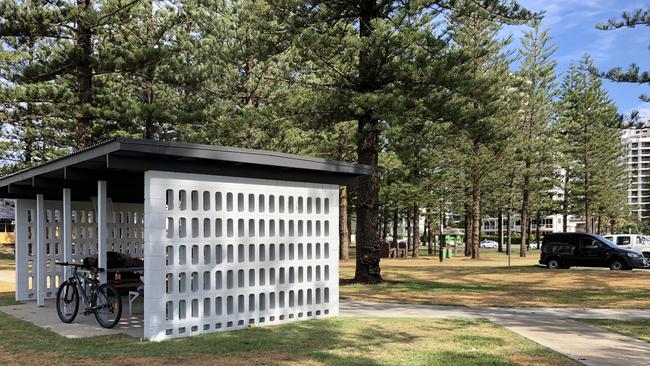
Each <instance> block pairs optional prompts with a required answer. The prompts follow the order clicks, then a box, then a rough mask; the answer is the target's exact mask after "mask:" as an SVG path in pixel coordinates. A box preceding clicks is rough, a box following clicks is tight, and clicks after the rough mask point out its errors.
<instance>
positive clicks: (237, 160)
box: [0, 138, 373, 187]
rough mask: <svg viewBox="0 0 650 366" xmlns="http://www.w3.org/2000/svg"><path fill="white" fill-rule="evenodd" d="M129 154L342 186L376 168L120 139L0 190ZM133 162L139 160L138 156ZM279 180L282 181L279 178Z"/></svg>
mask: <svg viewBox="0 0 650 366" xmlns="http://www.w3.org/2000/svg"><path fill="white" fill-rule="evenodd" d="M129 153H135V154H138V155H141V157H153V156H166V157H171V158H181V159H183V158H185V159H196V160H199V161H204V162H208V163H209V162H219V161H223V162H228V163H231V164H232V163H234V164H242V165H251V166H258V167H262V166H264V167H277V168H282V169H290V170H292V171H305V173H307V174H309V173H308V172H309V171H313V172H314V173H317V174H318V175H321V176H322V175H323V174H335V175H338V176H340V178H341V179H340V180H341V182H342V183H343V184H353V182H355V181H356V178H357V177H358V176H361V175H370V174H372V172H373V168H372V167H371V166H369V165H363V164H354V163H348V162H342V161H335V160H326V159H318V158H311V157H305V156H299V155H291V154H285V153H278V152H273V151H264V150H252V149H240V148H230V147H222V146H212V145H202V144H190V143H182V142H164V141H152V140H137V139H127V138H117V139H115V140H112V141H107V142H104V143H101V144H98V145H95V146H92V147H90V148H88V149H85V150H82V151H79V152H76V153H73V154H71V155H68V156H65V157H62V158H58V159H55V160H52V161H50V162H47V163H45V164H42V165H39V166H36V167H33V168H29V169H25V170H22V171H19V172H16V173H13V174H10V175H8V176H5V177H2V178H0V187H7V186H9V185H11V184H16V183H19V182H24V181H26V180H28V179H32V178H34V177H37V176H40V175H43V174H48V173H53V172H56V171H63V170H64V169H66V168H69V167H74V166H75V165H77V164H81V163H84V162H88V161H91V160H100V161H101V160H104V161H103V162H102V165H104V164H105V165H104V166H105V167H106V169H110V168H111V167H110V166H109V161H110V157H111V156H120V157H121V158H123V159H129V158H130V157H129V156H128V155H125V154H129ZM134 160H136V161H137V160H138V158H137V157H136V158H134ZM163 168H164V167H163ZM143 170H144V169H143ZM163 170H164V169H163ZM64 178H65V177H64ZM276 179H281V178H279V177H278V178H276ZM328 180H330V179H328Z"/></svg>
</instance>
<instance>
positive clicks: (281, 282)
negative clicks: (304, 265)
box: [279, 267, 285, 285]
mask: <svg viewBox="0 0 650 366" xmlns="http://www.w3.org/2000/svg"><path fill="white" fill-rule="evenodd" d="M284 275H285V270H284V267H280V279H279V282H280V284H281V285H284V283H285V282H284Z"/></svg>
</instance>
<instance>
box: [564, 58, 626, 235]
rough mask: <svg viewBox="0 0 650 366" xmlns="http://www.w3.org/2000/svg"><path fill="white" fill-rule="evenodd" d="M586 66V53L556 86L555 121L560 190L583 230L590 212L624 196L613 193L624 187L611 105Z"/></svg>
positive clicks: (590, 67)
mask: <svg viewBox="0 0 650 366" xmlns="http://www.w3.org/2000/svg"><path fill="white" fill-rule="evenodd" d="M591 70H593V63H592V61H591V58H590V57H589V56H587V55H585V56H584V57H583V58H582V60H581V61H580V63H579V64H578V65H574V64H572V65H571V66H570V68H569V71H568V73H567V75H566V76H565V77H564V80H563V83H562V86H561V93H560V100H559V109H560V112H559V115H560V116H559V117H560V118H559V120H558V123H557V125H556V128H557V132H558V136H560V138H561V140H562V145H561V146H563V148H564V155H565V156H564V171H565V174H566V186H565V188H566V191H565V192H564V195H565V196H568V202H570V203H571V207H572V208H573V210H574V212H580V213H581V214H582V217H583V219H584V220H585V226H586V227H585V228H586V231H587V232H594V231H595V230H594V227H593V217H594V213H596V215H597V214H598V211H599V210H604V209H605V207H606V206H611V207H621V206H623V205H624V202H625V201H624V197H625V196H624V195H622V194H620V193H617V192H622V190H626V189H627V188H626V186H625V182H623V181H622V180H621V178H620V177H621V176H623V174H621V171H622V170H621V169H624V168H623V165H621V153H622V151H623V150H622V146H621V141H620V130H619V129H618V127H619V125H618V124H617V122H618V121H619V118H618V115H617V112H616V107H615V106H614V104H613V103H612V101H611V100H610V99H609V97H608V96H607V93H606V92H605V91H604V90H603V88H602V82H601V81H600V80H599V79H598V77H597V76H595V75H594V74H593V73H592V72H591ZM612 200H615V202H612ZM621 201H622V202H621Z"/></svg>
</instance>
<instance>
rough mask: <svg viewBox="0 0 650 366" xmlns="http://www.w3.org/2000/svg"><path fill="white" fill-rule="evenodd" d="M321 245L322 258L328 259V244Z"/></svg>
mask: <svg viewBox="0 0 650 366" xmlns="http://www.w3.org/2000/svg"><path fill="white" fill-rule="evenodd" d="M323 245H324V247H323V256H324V257H325V259H328V258H329V257H330V243H324V244H323Z"/></svg>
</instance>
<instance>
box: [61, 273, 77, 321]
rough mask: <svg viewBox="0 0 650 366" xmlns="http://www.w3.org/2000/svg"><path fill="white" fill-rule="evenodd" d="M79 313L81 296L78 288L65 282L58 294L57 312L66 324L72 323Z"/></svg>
mask: <svg viewBox="0 0 650 366" xmlns="http://www.w3.org/2000/svg"><path fill="white" fill-rule="evenodd" d="M77 311H79V294H78V293H77V286H75V285H74V284H73V283H70V282H68V281H65V282H63V283H62V284H61V286H59V291H58V292H57V293H56V312H57V314H59V319H61V321H62V322H64V323H72V321H73V320H74V318H75V317H76V316H77Z"/></svg>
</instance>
